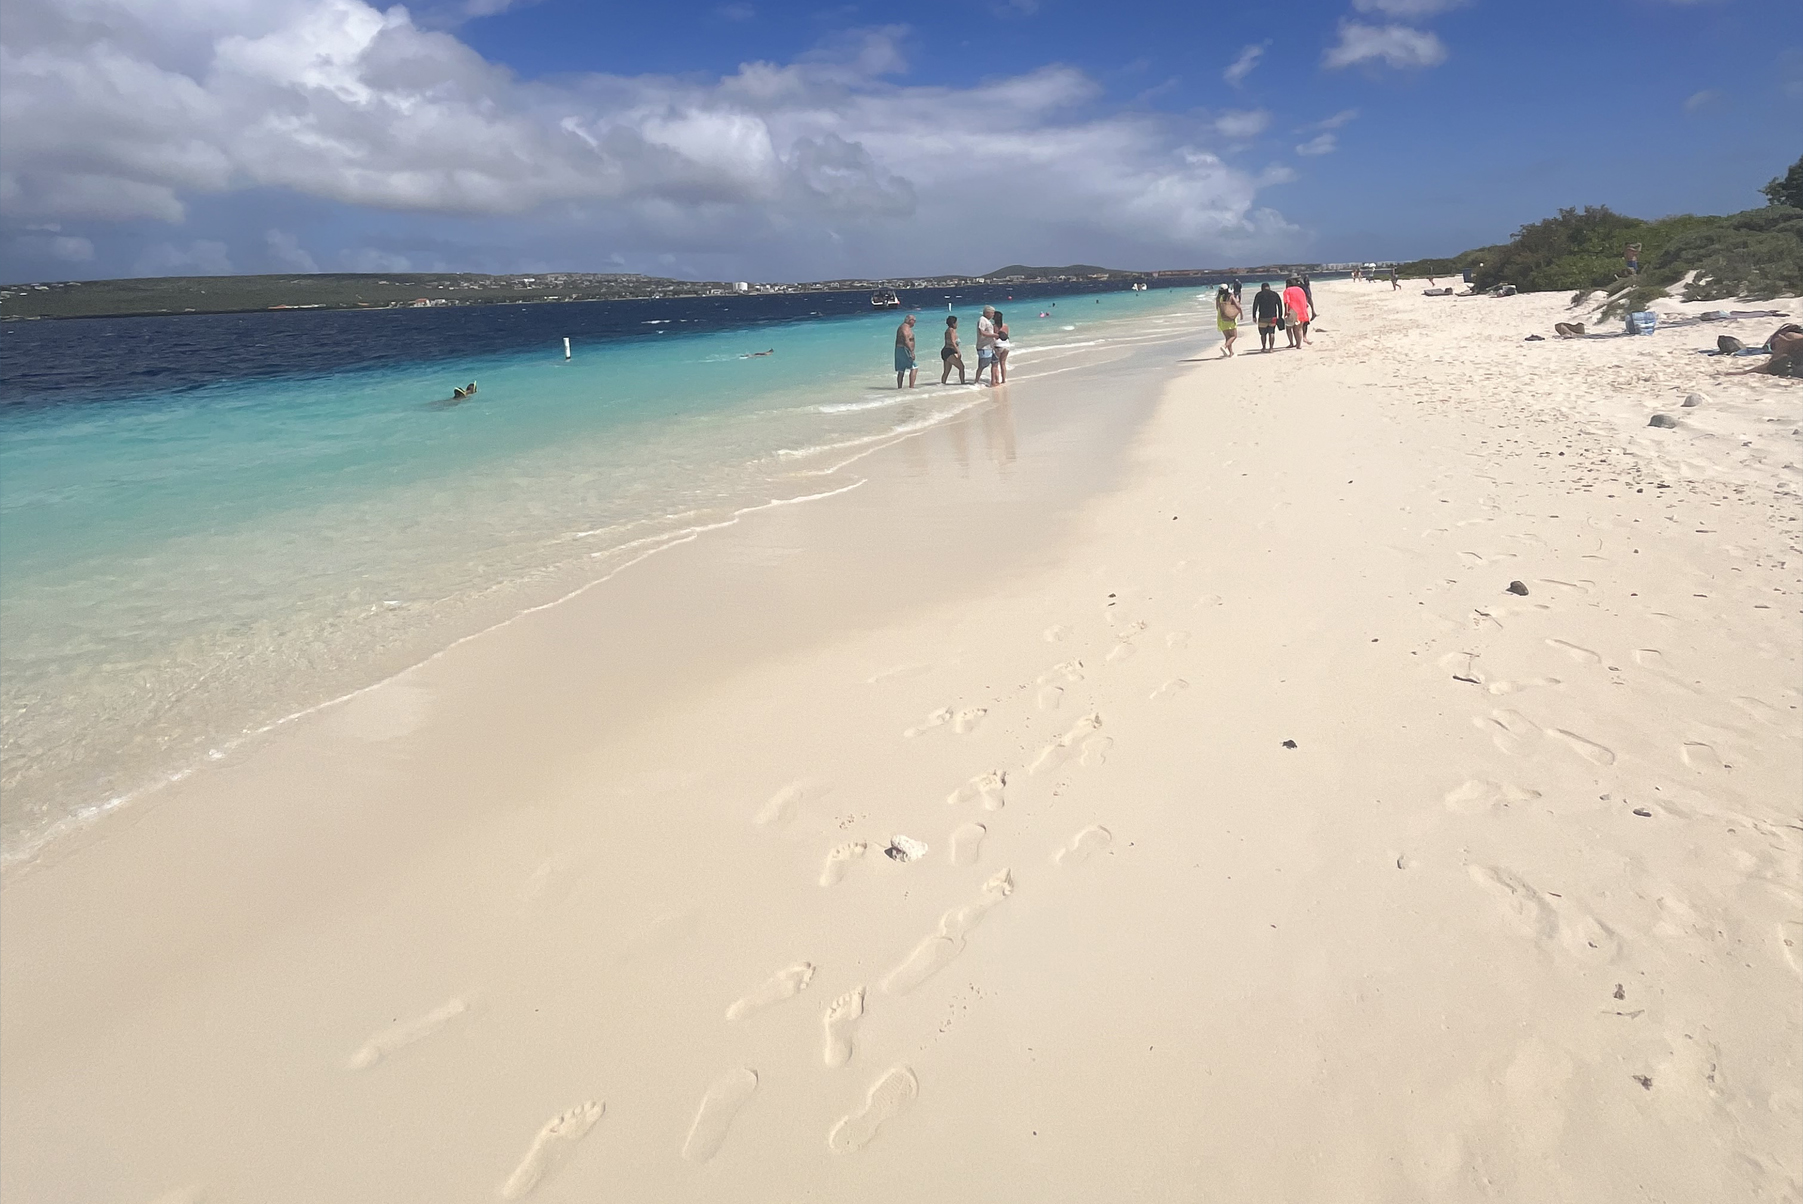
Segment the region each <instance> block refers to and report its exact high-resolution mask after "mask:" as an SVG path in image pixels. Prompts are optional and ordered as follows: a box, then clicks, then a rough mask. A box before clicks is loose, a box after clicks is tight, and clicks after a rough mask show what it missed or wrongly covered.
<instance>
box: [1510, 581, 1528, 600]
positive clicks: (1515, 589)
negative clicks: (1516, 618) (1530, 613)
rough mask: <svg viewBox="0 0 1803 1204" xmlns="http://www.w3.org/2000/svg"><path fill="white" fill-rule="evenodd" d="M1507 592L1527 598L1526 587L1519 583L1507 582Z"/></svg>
mask: <svg viewBox="0 0 1803 1204" xmlns="http://www.w3.org/2000/svg"><path fill="white" fill-rule="evenodd" d="M1508 592H1509V593H1511V594H1518V595H1520V596H1521V597H1523V598H1525V597H1527V596H1528V587H1527V586H1526V585H1525V584H1524V583H1522V582H1520V581H1511V582H1509V589H1508Z"/></svg>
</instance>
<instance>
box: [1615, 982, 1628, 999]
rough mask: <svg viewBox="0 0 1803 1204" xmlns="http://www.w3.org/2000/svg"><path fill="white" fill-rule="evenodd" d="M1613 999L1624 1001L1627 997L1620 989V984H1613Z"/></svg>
mask: <svg viewBox="0 0 1803 1204" xmlns="http://www.w3.org/2000/svg"><path fill="white" fill-rule="evenodd" d="M1615 997H1616V998H1617V999H1626V998H1627V997H1628V993H1627V992H1626V991H1624V990H1622V989H1621V984H1620V983H1619V982H1618V983H1616V984H1615Z"/></svg>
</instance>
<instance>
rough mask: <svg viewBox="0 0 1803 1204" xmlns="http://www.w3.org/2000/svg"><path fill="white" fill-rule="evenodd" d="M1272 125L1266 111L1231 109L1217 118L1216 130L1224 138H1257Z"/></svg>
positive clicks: (1268, 113)
mask: <svg viewBox="0 0 1803 1204" xmlns="http://www.w3.org/2000/svg"><path fill="white" fill-rule="evenodd" d="M1270 124H1271V114H1270V112H1269V111H1268V110H1265V109H1229V110H1228V111H1227V112H1225V113H1222V114H1221V115H1220V116H1219V117H1217V118H1215V130H1216V131H1217V132H1218V133H1220V135H1221V136H1222V137H1223V138H1256V137H1257V136H1258V135H1260V134H1262V133H1264V132H1265V129H1266V127H1268V126H1269V125H1270Z"/></svg>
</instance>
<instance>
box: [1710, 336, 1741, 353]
mask: <svg viewBox="0 0 1803 1204" xmlns="http://www.w3.org/2000/svg"><path fill="white" fill-rule="evenodd" d="M1745 346H1746V344H1745V343H1743V342H1741V341H1740V340H1739V339H1737V338H1735V337H1734V336H1733V335H1731V334H1718V335H1716V336H1715V349H1716V350H1717V351H1719V352H1721V353H1722V354H1723V355H1733V354H1734V353H1735V352H1736V351H1739V350H1740V349H1741V348H1743V347H1745Z"/></svg>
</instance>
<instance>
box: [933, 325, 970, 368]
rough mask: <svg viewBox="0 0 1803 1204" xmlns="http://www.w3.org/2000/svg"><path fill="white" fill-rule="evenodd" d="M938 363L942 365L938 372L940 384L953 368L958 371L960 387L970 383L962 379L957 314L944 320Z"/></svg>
mask: <svg viewBox="0 0 1803 1204" xmlns="http://www.w3.org/2000/svg"><path fill="white" fill-rule="evenodd" d="M939 362H940V363H941V364H943V365H944V367H942V368H941V369H940V370H939V383H940V384H942V385H943V384H944V383H945V381H946V378H947V377H949V376H950V375H951V374H952V369H953V368H954V367H955V368H957V369H958V383H959V384H961V385H963V384H968V383H970V382H968V381H966V380H965V379H964V356H963V354H962V353H961V352H960V351H959V350H958V315H957V314H950V315H948V316H947V317H946V319H945V346H943V347H941V348H940V349H939Z"/></svg>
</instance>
